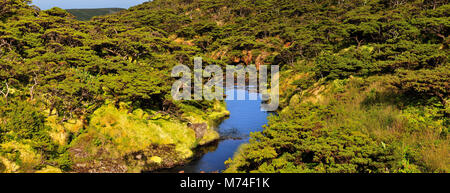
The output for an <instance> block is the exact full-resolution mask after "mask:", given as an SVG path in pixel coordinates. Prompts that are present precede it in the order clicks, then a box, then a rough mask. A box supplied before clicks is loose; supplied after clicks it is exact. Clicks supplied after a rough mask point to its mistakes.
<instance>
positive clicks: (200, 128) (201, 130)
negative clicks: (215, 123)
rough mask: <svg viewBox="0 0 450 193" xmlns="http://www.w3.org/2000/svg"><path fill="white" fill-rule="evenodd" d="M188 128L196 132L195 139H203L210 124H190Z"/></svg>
mask: <svg viewBox="0 0 450 193" xmlns="http://www.w3.org/2000/svg"><path fill="white" fill-rule="evenodd" d="M188 126H189V127H190V128H192V129H193V130H194V131H195V138H197V139H201V138H203V136H204V135H205V133H206V130H207V129H208V124H206V123H193V124H191V123H189V124H188Z"/></svg>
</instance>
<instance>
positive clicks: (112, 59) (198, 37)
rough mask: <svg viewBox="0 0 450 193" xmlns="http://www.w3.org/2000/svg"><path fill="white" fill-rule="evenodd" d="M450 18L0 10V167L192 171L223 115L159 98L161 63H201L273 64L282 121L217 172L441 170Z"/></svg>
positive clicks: (184, 2)
mask: <svg viewBox="0 0 450 193" xmlns="http://www.w3.org/2000/svg"><path fill="white" fill-rule="evenodd" d="M449 13H450V5H449V4H448V1H441V0H435V1H424V0H408V1H394V0H368V1H333V0H321V1H291V0H286V1H285V0H281V1H280V0H256V1H250V0H244V1H225V0H155V1H151V2H147V3H143V4H141V5H138V6H135V7H132V8H130V9H128V10H125V11H120V12H117V13H115V14H110V15H105V16H98V17H94V18H92V19H91V20H89V21H77V20H75V19H74V18H73V16H72V15H71V14H69V13H68V12H67V11H65V10H62V9H59V8H54V9H51V10H45V11H38V12H37V11H36V10H35V9H33V8H32V7H30V6H28V1H23V0H6V1H2V2H1V3H0V21H1V22H0V90H1V91H2V92H1V95H0V171H2V172H58V171H60V172H140V171H153V170H156V169H159V168H167V167H173V166H175V165H177V164H181V163H183V162H185V161H187V160H188V159H189V158H188V157H190V156H191V155H192V153H193V152H192V150H193V149H194V148H195V147H197V146H199V145H204V144H207V143H208V142H211V141H213V140H215V139H217V138H218V137H219V136H218V134H217V132H216V131H215V130H213V128H214V126H215V125H216V124H217V122H219V121H220V120H221V119H223V118H224V117H226V116H227V115H228V112H227V111H226V109H225V104H224V102H223V101H181V102H180V101H173V100H172V98H171V96H170V89H171V84H172V82H173V81H175V79H173V78H171V77H170V72H171V70H172V68H173V67H174V66H175V65H177V64H180V63H182V64H186V65H188V66H190V67H193V61H194V60H193V58H194V57H202V58H203V61H204V65H207V64H217V65H221V66H225V65H238V64H243V65H251V64H255V65H257V66H259V65H279V66H280V72H281V73H280V74H281V77H280V80H281V81H280V108H279V111H278V112H277V115H273V116H271V117H270V118H269V123H268V125H267V126H265V129H264V131H262V132H256V133H252V134H251V139H250V142H249V143H248V144H245V145H243V146H241V147H240V148H239V151H238V152H237V153H236V155H235V156H234V157H233V158H232V159H230V160H228V161H227V162H226V164H227V167H228V168H227V169H226V170H225V172H301V173H303V172H318V173H327V172H328V173H395V172H429V173H432V172H445V173H446V172H449V171H450V156H449V155H450V135H449V132H450V130H449V123H450V120H449V117H450V116H449V113H450V103H449V101H450V97H449V90H450V85H449V83H450V66H449V56H450V54H449V51H450V50H449V43H450V38H449V36H450V19H449V18H450V15H449ZM204 124H206V125H207V127H206V128H207V129H206V131H205V132H204V133H205V134H204V135H200V137H199V136H198V134H197V133H195V130H196V128H193V125H194V127H195V126H199V125H204Z"/></svg>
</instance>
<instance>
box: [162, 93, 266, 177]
mask: <svg viewBox="0 0 450 193" xmlns="http://www.w3.org/2000/svg"><path fill="white" fill-rule="evenodd" d="M234 91H235V95H234V96H237V94H245V96H246V100H231V99H230V98H227V99H226V100H225V101H226V104H227V109H228V111H230V117H229V118H228V119H226V120H224V121H223V122H222V123H221V124H220V125H219V126H218V128H217V129H218V131H219V133H220V136H221V139H220V140H219V141H218V142H216V143H213V144H211V145H208V146H205V147H201V148H199V149H197V150H196V151H197V155H198V156H197V157H196V159H194V160H193V161H191V162H189V163H187V164H186V165H183V166H178V167H175V168H171V169H166V170H162V171H160V172H180V171H184V172H186V173H199V172H221V171H223V170H224V169H225V164H224V162H225V161H226V160H228V158H232V157H233V155H234V153H235V152H236V151H237V149H238V148H239V146H240V145H241V144H243V143H246V142H248V140H249V134H250V132H255V131H261V130H262V129H263V128H262V126H263V125H265V124H267V116H268V115H269V114H270V113H268V112H266V111H261V95H260V94H259V93H249V92H248V89H245V88H241V89H239V88H236V89H235V90H234ZM231 92H233V90H232V89H229V90H227V91H226V94H227V95H230V93H231ZM251 95H256V96H257V100H249V96H251Z"/></svg>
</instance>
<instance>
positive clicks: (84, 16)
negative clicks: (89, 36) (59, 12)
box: [67, 8, 125, 21]
mask: <svg viewBox="0 0 450 193" xmlns="http://www.w3.org/2000/svg"><path fill="white" fill-rule="evenodd" d="M123 10H125V9H123V8H101V9H67V12H69V13H70V14H72V15H74V16H75V18H76V19H78V20H81V21H87V20H90V19H91V18H92V17H95V16H101V15H108V14H113V13H116V12H119V11H123Z"/></svg>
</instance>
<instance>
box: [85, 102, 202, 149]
mask: <svg viewBox="0 0 450 193" xmlns="http://www.w3.org/2000/svg"><path fill="white" fill-rule="evenodd" d="M148 116H149V115H147V114H146V113H145V112H143V111H142V110H137V111H135V113H132V114H129V113H128V112H127V111H126V110H119V109H117V108H115V107H114V106H113V105H107V106H103V107H101V108H99V109H98V110H96V111H95V112H94V113H93V115H92V117H91V122H90V128H92V129H95V130H97V131H98V132H99V133H100V134H102V135H105V136H107V137H108V138H110V139H111V140H112V142H113V143H114V144H115V145H116V148H117V149H118V150H119V152H121V153H122V154H123V155H125V154H127V153H131V152H136V151H139V150H142V149H145V148H147V147H148V146H150V145H152V144H175V145H176V149H177V151H179V153H181V154H182V155H183V157H190V156H192V151H191V149H192V148H193V147H195V132H194V131H193V130H192V129H190V128H188V127H187V125H186V124H183V123H181V122H180V121H177V120H164V119H157V120H147V119H146V117H148Z"/></svg>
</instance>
